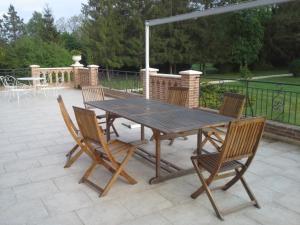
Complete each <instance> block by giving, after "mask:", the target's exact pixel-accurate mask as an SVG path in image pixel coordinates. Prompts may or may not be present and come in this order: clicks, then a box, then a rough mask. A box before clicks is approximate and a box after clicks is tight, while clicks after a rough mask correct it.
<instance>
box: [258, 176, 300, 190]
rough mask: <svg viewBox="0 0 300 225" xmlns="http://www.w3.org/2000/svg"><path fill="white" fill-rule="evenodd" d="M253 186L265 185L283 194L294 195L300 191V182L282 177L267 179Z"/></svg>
mask: <svg viewBox="0 0 300 225" xmlns="http://www.w3.org/2000/svg"><path fill="white" fill-rule="evenodd" d="M253 185H263V186H265V187H267V188H269V189H271V190H273V191H277V192H280V193H282V194H285V193H293V192H297V191H299V190H300V185H299V183H298V182H296V181H294V180H292V179H289V178H286V177H283V176H280V175H273V176H269V177H265V178H264V179H262V180H260V181H257V182H255V183H254V184H253Z"/></svg>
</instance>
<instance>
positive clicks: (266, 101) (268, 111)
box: [200, 80, 300, 125]
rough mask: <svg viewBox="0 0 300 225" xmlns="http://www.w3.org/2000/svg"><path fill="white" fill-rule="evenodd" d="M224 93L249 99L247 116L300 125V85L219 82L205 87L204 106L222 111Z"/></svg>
mask: <svg viewBox="0 0 300 225" xmlns="http://www.w3.org/2000/svg"><path fill="white" fill-rule="evenodd" d="M224 92H235V93H241V94H244V95H246V100H247V101H246V107H245V110H244V113H245V116H266V117H267V119H269V120H274V121H278V122H282V123H288V124H293V125H300V85H297V84H286V83H275V82H267V81H257V80H256V81H253V80H229V81H228V80H226V81H225V80H216V81H213V83H212V82H211V81H210V82H207V83H202V84H201V88H200V106H202V107H208V108H213V109H218V108H219V106H220V104H221V102H222V98H223V93H224Z"/></svg>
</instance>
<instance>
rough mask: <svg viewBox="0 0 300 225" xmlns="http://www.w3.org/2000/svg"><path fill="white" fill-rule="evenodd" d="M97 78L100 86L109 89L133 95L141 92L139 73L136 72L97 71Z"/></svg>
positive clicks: (141, 85)
mask: <svg viewBox="0 0 300 225" xmlns="http://www.w3.org/2000/svg"><path fill="white" fill-rule="evenodd" d="M98 78H99V81H100V84H101V85H102V86H104V87H107V88H110V89H117V90H122V91H125V92H133V93H142V92H143V84H142V81H141V79H140V73H139V72H136V71H121V70H106V69H99V73H98Z"/></svg>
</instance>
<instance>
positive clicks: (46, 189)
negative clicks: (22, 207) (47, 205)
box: [13, 180, 59, 200]
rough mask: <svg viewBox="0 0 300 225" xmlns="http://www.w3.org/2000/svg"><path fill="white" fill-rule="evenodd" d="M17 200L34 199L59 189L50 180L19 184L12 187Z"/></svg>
mask: <svg viewBox="0 0 300 225" xmlns="http://www.w3.org/2000/svg"><path fill="white" fill-rule="evenodd" d="M13 191H14V193H15V195H16V197H17V199H18V200H25V199H36V198H41V197H45V196H49V195H52V194H54V193H57V192H58V191H59V190H58V188H57V187H56V186H55V184H54V183H53V182H52V181H50V180H47V181H42V182H36V183H30V184H25V185H19V186H16V187H14V188H13Z"/></svg>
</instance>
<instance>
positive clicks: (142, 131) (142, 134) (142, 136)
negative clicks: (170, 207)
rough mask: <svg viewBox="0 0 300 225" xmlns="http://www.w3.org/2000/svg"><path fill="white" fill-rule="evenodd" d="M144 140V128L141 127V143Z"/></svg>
mask: <svg viewBox="0 0 300 225" xmlns="http://www.w3.org/2000/svg"><path fill="white" fill-rule="evenodd" d="M144 140H145V126H144V125H141V141H142V142H143V141H144Z"/></svg>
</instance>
